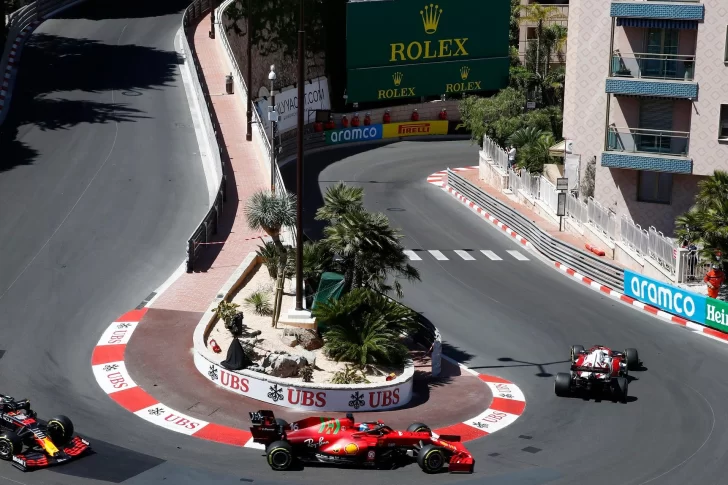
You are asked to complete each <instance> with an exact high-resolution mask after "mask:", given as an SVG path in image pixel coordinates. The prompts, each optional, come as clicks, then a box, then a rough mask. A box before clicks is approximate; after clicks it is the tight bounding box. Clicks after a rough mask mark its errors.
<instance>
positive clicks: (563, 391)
mask: <svg viewBox="0 0 728 485" xmlns="http://www.w3.org/2000/svg"><path fill="white" fill-rule="evenodd" d="M554 393H556V395H557V396H559V397H564V396H568V395H569V394H571V375H570V374H567V373H566V372H559V373H558V374H556V379H554Z"/></svg>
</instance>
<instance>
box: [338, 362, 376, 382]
mask: <svg viewBox="0 0 728 485" xmlns="http://www.w3.org/2000/svg"><path fill="white" fill-rule="evenodd" d="M331 383H332V384H369V379H367V377H366V376H365V375H364V372H362V371H361V370H360V369H357V368H355V367H349V366H348V365H347V366H346V368H345V369H344V370H341V371H338V372H336V373H334V375H333V377H332V378H331Z"/></svg>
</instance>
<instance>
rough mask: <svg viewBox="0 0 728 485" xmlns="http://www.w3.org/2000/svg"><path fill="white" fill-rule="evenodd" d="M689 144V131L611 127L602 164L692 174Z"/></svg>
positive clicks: (604, 165)
mask: <svg viewBox="0 0 728 485" xmlns="http://www.w3.org/2000/svg"><path fill="white" fill-rule="evenodd" d="M689 145H690V133H689V132H685V131H667V130H648V129H645V128H620V127H615V126H610V127H609V131H608V133H607V146H606V151H605V152H604V153H603V154H602V166H603V167H612V168H628V169H633V170H650V171H654V172H670V173H692V160H691V159H690V158H689V156H688V148H689Z"/></svg>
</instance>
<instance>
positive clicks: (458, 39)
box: [346, 0, 510, 103]
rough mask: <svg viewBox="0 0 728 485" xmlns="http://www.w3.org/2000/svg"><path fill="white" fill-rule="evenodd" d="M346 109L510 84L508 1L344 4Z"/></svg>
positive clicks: (386, 0)
mask: <svg viewBox="0 0 728 485" xmlns="http://www.w3.org/2000/svg"><path fill="white" fill-rule="evenodd" d="M346 17H347V19H346V22H347V35H346V37H347V38H346V52H347V55H346V64H347V75H348V86H347V94H348V96H349V102H352V103H354V102H364V101H382V100H385V99H397V98H408V97H410V98H411V97H419V96H435V95H442V94H448V93H462V92H477V91H491V90H497V89H501V88H504V87H506V86H507V85H508V68H509V57H508V54H509V52H508V29H509V19H510V1H509V0H491V1H482V0H480V1H473V0H440V1H438V2H426V1H424V0H380V1H366V2H350V3H348V4H347V14H346Z"/></svg>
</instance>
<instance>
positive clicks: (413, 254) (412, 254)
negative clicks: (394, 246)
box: [404, 249, 422, 261]
mask: <svg viewBox="0 0 728 485" xmlns="http://www.w3.org/2000/svg"><path fill="white" fill-rule="evenodd" d="M404 254H405V255H406V256H407V257H408V258H409V259H410V261H422V258H420V257H419V256H418V255H417V253H416V252H414V251H412V250H411V249H405V250H404Z"/></svg>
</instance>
